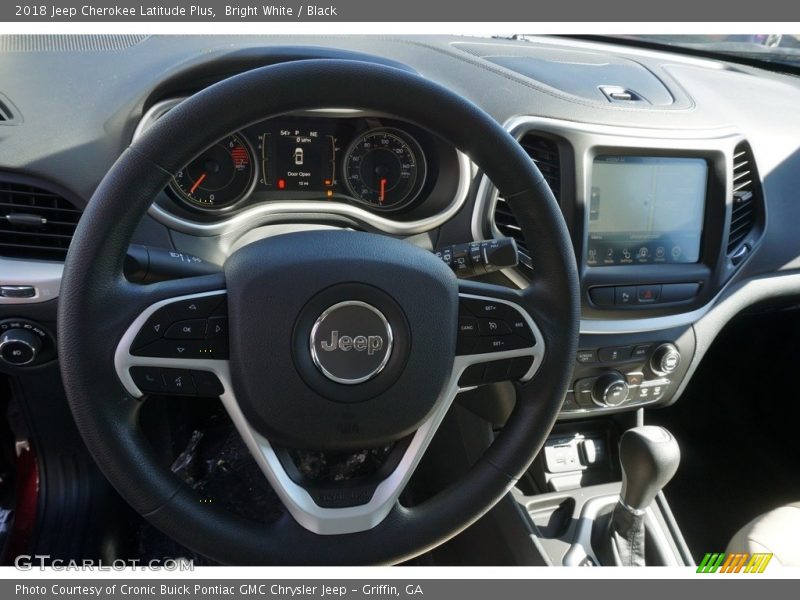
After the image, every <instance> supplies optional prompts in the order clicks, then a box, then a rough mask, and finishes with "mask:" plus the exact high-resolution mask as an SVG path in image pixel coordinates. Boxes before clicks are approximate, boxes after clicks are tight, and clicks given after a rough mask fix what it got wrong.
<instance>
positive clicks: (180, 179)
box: [172, 134, 255, 209]
mask: <svg viewBox="0 0 800 600" xmlns="http://www.w3.org/2000/svg"><path fill="white" fill-rule="evenodd" d="M254 183H255V166H254V164H253V152H252V151H251V150H250V146H248V145H247V142H245V141H244V140H243V139H242V138H241V137H240V136H239V135H236V134H234V135H229V136H228V137H227V138H225V139H224V140H221V141H220V142H218V143H216V144H214V145H213V146H211V148H209V149H208V150H206V151H205V152H203V153H202V154H201V155H200V156H198V157H197V158H195V159H194V160H193V161H192V162H190V163H189V164H188V165H187V166H186V167H184V168H183V169H181V170H180V171H178V172H177V173H176V174H175V177H174V178H173V185H172V187H173V189H175V191H176V192H177V193H178V194H179V195H180V196H181V198H183V199H184V200H185V201H186V202H188V203H189V204H190V205H192V206H194V207H195V208H205V209H220V208H226V207H229V206H232V205H234V204H236V203H237V202H238V201H239V200H241V199H242V198H244V197H245V196H246V195H247V194H248V193H249V192H250V190H251V189H252V187H253V185H254Z"/></svg>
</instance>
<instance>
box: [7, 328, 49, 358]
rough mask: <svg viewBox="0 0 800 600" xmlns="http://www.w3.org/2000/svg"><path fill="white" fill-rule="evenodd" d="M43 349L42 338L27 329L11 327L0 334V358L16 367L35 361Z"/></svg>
mask: <svg viewBox="0 0 800 600" xmlns="http://www.w3.org/2000/svg"><path fill="white" fill-rule="evenodd" d="M41 349H42V340H41V338H39V336H38V335H36V334H35V333H31V332H30V331H26V330H25V329H10V330H9V331H6V332H5V333H4V334H3V335H2V336H0V359H2V361H3V362H4V363H6V364H9V365H12V366H15V367H22V366H24V365H28V364H30V363H32V362H33V361H35V360H36V357H37V356H38V355H39V351H40V350H41Z"/></svg>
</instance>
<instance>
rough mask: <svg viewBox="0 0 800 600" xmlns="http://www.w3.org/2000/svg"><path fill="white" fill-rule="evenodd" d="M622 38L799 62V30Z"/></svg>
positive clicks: (753, 58) (797, 63) (785, 62)
mask: <svg viewBox="0 0 800 600" xmlns="http://www.w3.org/2000/svg"><path fill="white" fill-rule="evenodd" d="M619 37H621V38H624V39H629V40H636V41H641V42H648V43H652V44H659V45H665V46H674V47H678V48H688V49H691V50H699V51H703V52H710V53H717V54H726V55H729V56H731V57H734V58H742V59H748V60H758V61H765V62H771V63H777V64H784V65H791V66H793V67H796V66H800V34H752V35H623V36H619Z"/></svg>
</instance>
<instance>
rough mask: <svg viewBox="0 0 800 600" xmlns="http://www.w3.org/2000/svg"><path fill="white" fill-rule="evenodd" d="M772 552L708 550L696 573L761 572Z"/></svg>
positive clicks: (770, 558) (769, 559)
mask: <svg viewBox="0 0 800 600" xmlns="http://www.w3.org/2000/svg"><path fill="white" fill-rule="evenodd" d="M771 560H772V554H771V553H770V554H767V553H766V552H756V553H754V554H748V553H746V552H735V553H732V554H726V553H725V552H709V553H707V554H706V555H705V556H704V557H703V560H702V561H701V562H700V565H699V566H698V567H697V572H698V573H763V572H764V569H766V568H767V565H768V564H769V561H771Z"/></svg>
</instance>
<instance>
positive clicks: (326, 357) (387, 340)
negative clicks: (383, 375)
mask: <svg viewBox="0 0 800 600" xmlns="http://www.w3.org/2000/svg"><path fill="white" fill-rule="evenodd" d="M392 342H393V338H392V327H391V326H390V325H389V322H388V321H387V320H386V317H384V316H383V313H381V312H380V311H379V310H378V309H377V308H375V307H374V306H372V305H370V304H367V303H366V302H359V301H356V300H350V301H347V302H340V303H338V304H334V305H333V306H331V307H330V308H328V309H327V310H325V311H324V312H323V313H322V314H321V315H320V316H319V318H318V319H317V321H316V323H314V327H313V328H312V329H311V339H310V349H311V358H312V359H313V360H314V364H315V365H316V366H317V368H318V369H319V370H320V371H321V372H322V374H323V375H325V376H326V377H327V378H328V379H330V380H331V381H335V382H337V383H343V384H348V385H353V384H357V383H362V382H364V381H367V380H369V379H372V378H373V377H375V376H376V375H377V374H378V373H380V372H381V371H382V370H383V368H384V367H385V366H386V363H387V362H389V357H390V356H391V355H392Z"/></svg>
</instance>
